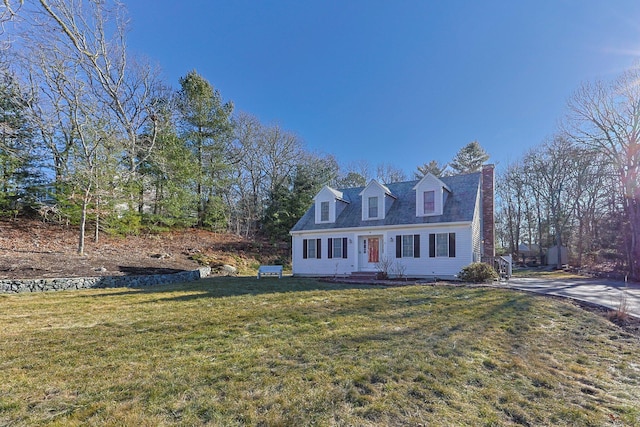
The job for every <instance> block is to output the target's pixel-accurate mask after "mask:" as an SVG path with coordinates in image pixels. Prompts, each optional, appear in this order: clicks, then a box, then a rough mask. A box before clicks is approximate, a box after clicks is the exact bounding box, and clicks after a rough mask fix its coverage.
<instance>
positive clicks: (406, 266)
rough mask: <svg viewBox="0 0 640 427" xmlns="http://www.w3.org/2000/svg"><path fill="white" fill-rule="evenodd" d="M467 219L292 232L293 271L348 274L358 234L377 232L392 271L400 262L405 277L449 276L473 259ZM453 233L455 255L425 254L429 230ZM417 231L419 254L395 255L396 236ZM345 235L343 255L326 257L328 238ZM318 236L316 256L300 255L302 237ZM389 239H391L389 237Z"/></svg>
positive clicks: (356, 268) (355, 258)
mask: <svg viewBox="0 0 640 427" xmlns="http://www.w3.org/2000/svg"><path fill="white" fill-rule="evenodd" d="M473 230H474V227H473V226H472V224H471V223H461V224H455V225H448V224H442V225H437V224H434V225H429V226H426V227H425V226H415V227H402V228H398V227H396V228H394V229H389V228H387V229H384V228H369V229H359V230H350V231H349V232H340V231H339V230H333V231H326V232H324V231H323V232H305V233H296V234H294V235H293V242H292V251H293V253H292V263H293V274H294V275H298V276H334V275H348V274H351V273H352V272H354V271H359V270H360V268H359V266H358V262H359V261H358V238H359V237H361V236H378V235H379V236H381V238H382V242H381V243H382V245H381V249H380V258H381V259H383V258H384V257H387V258H388V259H389V260H390V261H391V263H392V265H393V267H392V269H391V270H390V271H389V272H390V273H391V274H392V275H393V274H394V273H397V272H398V271H399V269H398V268H394V267H397V266H401V269H402V270H403V274H404V276H406V277H439V278H453V277H454V276H456V275H457V274H458V273H459V272H460V270H462V268H463V267H465V266H467V265H469V264H470V263H471V262H473V253H474V250H473V244H474V243H473V241H474V235H473V233H474V232H475V231H473ZM432 233H434V234H437V233H455V235H456V256H455V257H453V258H449V257H434V258H431V257H429V234H432ZM416 234H418V235H420V258H396V250H395V248H396V240H397V236H399V235H400V236H402V235H416ZM343 237H346V238H347V258H346V259H343V258H331V259H330V258H328V239H329V238H343ZM318 238H319V239H321V240H322V244H321V246H322V252H321V258H320V259H304V258H303V240H304V239H318ZM392 239H393V241H392Z"/></svg>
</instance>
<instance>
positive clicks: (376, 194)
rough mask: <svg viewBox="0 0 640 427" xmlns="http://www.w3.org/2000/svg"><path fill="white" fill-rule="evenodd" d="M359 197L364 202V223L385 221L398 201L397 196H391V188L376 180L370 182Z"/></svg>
mask: <svg viewBox="0 0 640 427" xmlns="http://www.w3.org/2000/svg"><path fill="white" fill-rule="evenodd" d="M359 196H360V197H361V200H362V220H363V221H369V220H381V219H385V216H386V214H387V213H388V212H389V209H391V206H392V205H393V202H394V201H395V200H396V196H394V195H393V194H391V191H390V190H389V188H387V187H386V186H385V185H383V184H380V183H378V182H377V181H376V180H375V179H374V180H371V182H369V184H368V185H367V186H366V187H365V188H364V190H362V191H361V192H360V194H359Z"/></svg>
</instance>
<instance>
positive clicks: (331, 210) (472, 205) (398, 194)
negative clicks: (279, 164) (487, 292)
mask: <svg viewBox="0 0 640 427" xmlns="http://www.w3.org/2000/svg"><path fill="white" fill-rule="evenodd" d="M291 236H292V252H293V253H292V269H293V275H294V276H337V275H340V276H343V275H351V274H357V273H359V272H378V271H385V272H387V273H388V274H389V275H390V276H394V275H395V276H404V277H438V278H454V277H455V276H456V275H457V274H458V273H459V272H460V270H461V269H462V268H463V267H465V266H467V265H469V264H470V263H472V262H475V261H481V259H482V258H483V257H490V258H493V257H494V256H495V249H494V167H493V165H485V166H483V169H482V172H476V173H469V174H463V175H456V176H448V177H442V178H437V177H435V176H434V175H431V174H427V175H426V176H425V177H423V178H422V179H421V180H419V181H409V182H398V183H393V184H386V185H385V184H381V183H379V182H377V181H375V180H372V181H371V182H370V183H369V184H368V185H367V186H366V187H359V188H347V189H341V190H337V189H333V188H331V187H328V186H325V187H324V188H323V189H322V190H320V192H319V193H318V194H317V195H316V196H315V198H314V204H313V205H312V206H311V207H310V208H309V209H308V210H307V212H306V213H305V214H304V215H303V216H302V218H301V219H300V220H299V221H298V222H297V224H296V225H295V226H294V227H293V228H292V229H291Z"/></svg>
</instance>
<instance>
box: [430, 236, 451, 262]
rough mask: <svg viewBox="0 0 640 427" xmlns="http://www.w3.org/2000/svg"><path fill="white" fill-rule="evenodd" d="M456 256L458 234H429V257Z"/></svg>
mask: <svg viewBox="0 0 640 427" xmlns="http://www.w3.org/2000/svg"><path fill="white" fill-rule="evenodd" d="M455 256H456V233H432V234H429V257H431V258H436V257H449V258H454V257H455Z"/></svg>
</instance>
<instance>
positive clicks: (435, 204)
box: [413, 173, 451, 216]
mask: <svg viewBox="0 0 640 427" xmlns="http://www.w3.org/2000/svg"><path fill="white" fill-rule="evenodd" d="M413 189H414V190H415V192H416V216H436V215H442V212H443V211H444V205H445V202H446V197H447V195H448V194H449V193H451V188H449V187H448V186H447V184H445V183H444V182H442V181H441V180H440V179H438V178H437V177H436V176H435V175H432V174H430V173H428V174H426V175H425V176H424V177H422V179H421V180H420V181H418V183H417V184H416V185H415V186H414V187H413Z"/></svg>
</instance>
